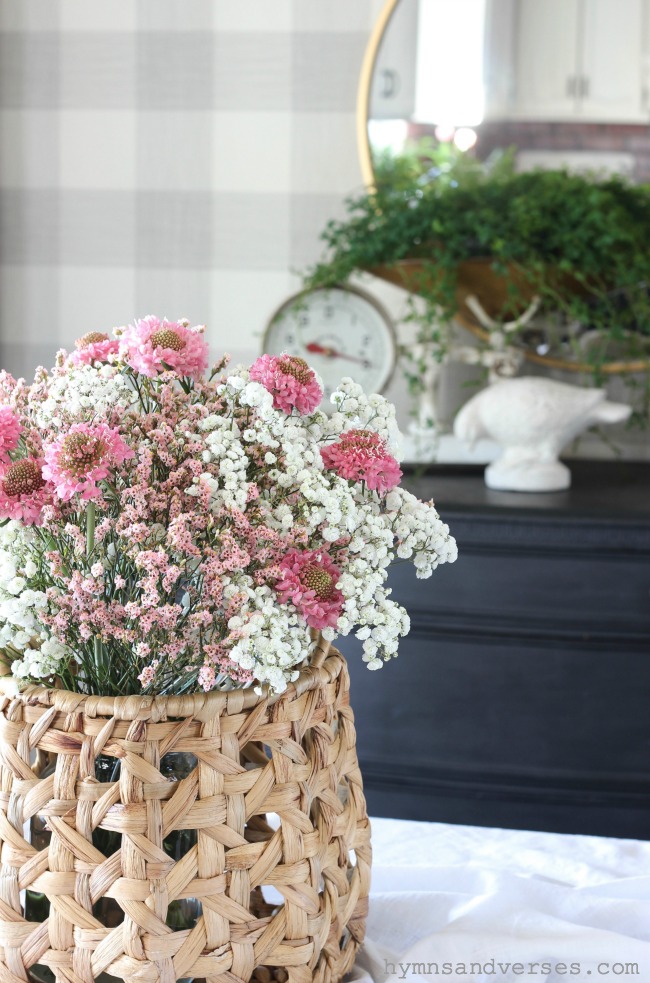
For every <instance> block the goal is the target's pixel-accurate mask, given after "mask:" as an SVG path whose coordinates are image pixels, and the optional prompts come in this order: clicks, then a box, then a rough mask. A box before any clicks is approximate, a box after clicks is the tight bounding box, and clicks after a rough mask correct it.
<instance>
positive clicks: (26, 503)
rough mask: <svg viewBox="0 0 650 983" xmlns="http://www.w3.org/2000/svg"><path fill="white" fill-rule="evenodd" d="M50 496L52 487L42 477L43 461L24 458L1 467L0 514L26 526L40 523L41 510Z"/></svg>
mask: <svg viewBox="0 0 650 983" xmlns="http://www.w3.org/2000/svg"><path fill="white" fill-rule="evenodd" d="M51 499H52V488H51V486H49V485H48V484H47V482H46V481H45V478H44V477H43V461H42V460H40V459H37V458H28V457H27V458H23V459H22V460H20V461H15V462H14V463H13V464H10V465H9V466H8V467H5V468H4V469H3V472H2V475H1V476H0V518H1V519H18V520H19V521H20V522H22V523H24V525H26V526H35V525H36V526H40V524H41V521H42V516H41V513H42V510H43V507H44V506H45V505H47V504H48V503H49V502H50V501H51Z"/></svg>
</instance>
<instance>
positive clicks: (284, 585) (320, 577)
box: [275, 550, 343, 629]
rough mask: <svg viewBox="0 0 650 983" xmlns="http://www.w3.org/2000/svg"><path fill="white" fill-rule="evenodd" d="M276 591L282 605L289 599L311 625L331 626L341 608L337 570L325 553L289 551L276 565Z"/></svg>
mask: <svg viewBox="0 0 650 983" xmlns="http://www.w3.org/2000/svg"><path fill="white" fill-rule="evenodd" d="M279 568H280V569H279V579H278V581H277V582H276V584H275V592H276V594H277V595H278V598H279V600H280V602H281V603H282V604H287V603H289V602H291V603H292V604H295V606H296V608H297V609H298V611H299V612H300V614H301V615H302V616H303V618H304V619H305V621H306V622H307V624H308V625H310V627H312V628H318V629H322V628H334V627H335V625H336V622H337V621H338V618H339V615H340V614H341V611H342V609H343V594H342V593H341V591H340V590H339V589H338V587H337V586H336V583H337V581H338V579H339V576H340V570H339V568H338V567H337V566H335V565H334V564H333V563H332V560H331V557H330V556H328V554H327V553H323V552H317V551H316V550H303V551H302V552H301V551H300V550H290V551H289V552H288V553H287V554H286V556H284V557H283V559H282V560H281V561H280V564H279Z"/></svg>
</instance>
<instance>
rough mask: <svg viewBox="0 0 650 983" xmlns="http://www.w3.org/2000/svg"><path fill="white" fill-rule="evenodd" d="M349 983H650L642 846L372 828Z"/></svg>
mask: <svg viewBox="0 0 650 983" xmlns="http://www.w3.org/2000/svg"><path fill="white" fill-rule="evenodd" d="M373 851H374V864H373V882H372V892H371V900H370V914H369V919H368V933H367V942H366V944H365V946H364V948H363V951H362V952H361V953H360V955H359V957H358V959H357V963H356V966H355V970H354V973H353V977H352V978H353V979H354V980H355V981H357V983H370V981H374V983H384V981H385V983H392V981H394V980H408V981H416V980H420V981H422V979H423V978H424V979H428V980H431V981H436V980H445V979H446V980H453V981H455V983H461V981H463V983H464V981H467V983H484V981H489V980H491V981H493V983H494V981H499V983H511V981H512V983H515V981H519V983H521V981H534V980H536V981H542V980H543V981H553V983H555V981H566V980H579V981H587V980H592V981H595V980H606V979H609V980H610V981H611V980H614V979H636V980H640V981H643V983H650V843H648V842H641V841H637V840H621V839H610V838H605V837H594V836H571V835H568V834H559V833H539V832H527V831H521V830H502V829H488V828H478V827H469V826H449V825H445V824H441V823H411V822H406V821H403V820H387V819H375V820H373Z"/></svg>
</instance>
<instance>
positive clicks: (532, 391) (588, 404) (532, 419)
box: [454, 376, 631, 491]
mask: <svg viewBox="0 0 650 983" xmlns="http://www.w3.org/2000/svg"><path fill="white" fill-rule="evenodd" d="M630 413H631V407H629V406H626V405H625V404H624V403H612V402H610V401H609V400H608V399H607V393H606V392H605V391H604V390H603V389H584V388H582V387H580V386H569V385H567V384H566V383H564V382H555V380H553V379H542V378H537V377H535V376H524V377H522V378H519V379H504V380H503V381H502V382H497V383H494V385H491V386H488V387H487V388H486V389H483V390H482V391H481V392H480V393H477V395H476V396H474V397H472V399H470V400H469V401H468V402H467V403H466V404H465V405H464V406H463V407H462V409H461V410H460V412H459V413H458V415H457V416H456V420H455V423H454V433H455V435H456V436H457V437H459V438H460V439H461V440H464V441H467V442H469V443H471V444H473V443H474V442H475V441H477V440H479V439H480V438H481V437H487V438H490V439H491V440H494V441H496V443H498V444H500V445H501V447H502V448H503V453H502V454H501V455H500V457H498V458H497V460H496V461H494V462H493V463H492V464H489V465H488V467H487V468H486V470H485V483H486V485H487V486H488V488H496V489H500V490H503V491H560V490H562V489H563V488H568V487H569V486H570V484H571V472H570V471H569V469H568V468H567V467H566V465H564V464H562V463H561V462H560V461H558V455H559V453H560V451H561V450H562V448H563V447H564V446H565V445H566V444H568V443H569V441H570V440H573V438H574V437H577V436H578V434H580V433H582V431H583V430H586V429H587V428H588V427H593V426H594V425H595V424H599V423H600V424H602V423H620V422H622V421H623V420H627V418H628V417H629V415H630Z"/></svg>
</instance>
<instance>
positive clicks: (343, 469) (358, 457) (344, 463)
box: [321, 430, 402, 495]
mask: <svg viewBox="0 0 650 983" xmlns="http://www.w3.org/2000/svg"><path fill="white" fill-rule="evenodd" d="M321 457H322V458H323V464H324V465H325V468H326V469H327V470H328V471H335V472H336V474H338V475H339V477H341V478H347V479H348V480H349V481H365V483H366V485H367V486H368V488H369V489H370V490H371V491H377V492H379V494H380V495H385V494H386V492H389V491H390V490H391V488H395V486H396V485H399V483H400V478H401V477H402V471H401V468H400V466H399V464H398V463H397V461H396V460H395V458H394V457H393V456H392V454H390V453H389V452H388V448H387V446H386V442H385V441H384V440H383V439H382V438H381V437H380V436H379V434H378V433H375V431H374V430H346V431H345V433H342V434H341V436H340V438H339V439H338V440H337V442H336V443H335V444H330V445H329V447H321Z"/></svg>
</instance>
